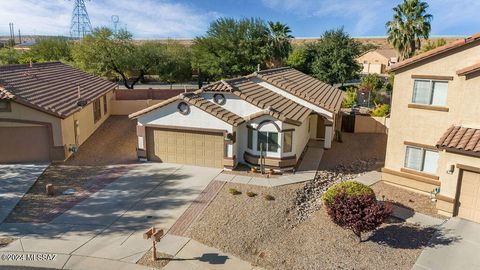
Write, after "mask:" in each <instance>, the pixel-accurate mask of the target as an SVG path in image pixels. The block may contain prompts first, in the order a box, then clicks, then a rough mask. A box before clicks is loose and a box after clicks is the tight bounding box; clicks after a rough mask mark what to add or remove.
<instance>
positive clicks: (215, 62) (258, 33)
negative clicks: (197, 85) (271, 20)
mask: <svg viewBox="0 0 480 270" xmlns="http://www.w3.org/2000/svg"><path fill="white" fill-rule="evenodd" d="M270 55H271V54H270V53H269V28H268V26H267V25H266V23H265V22H264V21H263V20H261V19H255V18H251V19H242V20H238V21H237V20H235V19H233V18H220V19H217V20H216V21H214V22H212V23H211V25H210V28H209V29H208V30H207V33H206V34H205V35H204V36H201V37H197V38H195V40H194V44H193V58H194V59H193V68H194V69H199V70H200V72H201V74H202V76H204V77H207V78H208V79H222V78H228V77H234V76H239V75H245V74H248V73H252V72H254V71H255V70H256V69H257V65H260V66H261V67H262V68H264V67H266V61H267V60H268V59H269V56H270Z"/></svg>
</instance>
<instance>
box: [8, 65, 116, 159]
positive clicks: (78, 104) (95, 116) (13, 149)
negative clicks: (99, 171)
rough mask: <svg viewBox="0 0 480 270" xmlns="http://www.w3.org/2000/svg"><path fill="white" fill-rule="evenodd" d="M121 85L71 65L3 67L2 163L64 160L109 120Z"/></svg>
mask: <svg viewBox="0 0 480 270" xmlns="http://www.w3.org/2000/svg"><path fill="white" fill-rule="evenodd" d="M116 87H117V85H116V84H115V83H112V82H109V81H107V80H104V79H101V78H98V77H95V76H92V75H89V74H87V73H85V72H83V71H80V70H78V69H75V68H73V67H70V66H68V65H65V64H62V63H59V62H55V63H41V64H31V65H8V66H1V67H0V163H13V162H37V161H62V160H65V159H66V158H68V157H69V156H70V155H71V154H72V152H73V151H75V150H76V149H77V148H78V147H79V146H80V145H81V144H82V143H83V142H85V141H86V140H87V138H88V137H89V136H90V135H91V134H92V133H93V132H94V131H95V130H96V129H97V128H98V127H99V126H100V125H101V124H102V123H103V121H105V119H107V118H108V116H109V115H110V110H111V106H110V105H111V100H112V97H113V90H114V89H115V88H116Z"/></svg>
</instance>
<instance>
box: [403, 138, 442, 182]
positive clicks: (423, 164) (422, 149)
mask: <svg viewBox="0 0 480 270" xmlns="http://www.w3.org/2000/svg"><path fill="white" fill-rule="evenodd" d="M408 148H414V149H419V150H421V151H422V164H421V165H420V167H421V168H420V170H417V169H415V168H410V167H407V158H408V156H407V150H408ZM426 151H431V152H435V153H438V151H434V150H431V149H426V148H422V147H417V146H411V145H407V146H406V147H405V159H404V162H403V167H404V168H406V169H409V170H414V171H418V172H422V173H426V174H431V175H436V173H432V172H427V171H425V170H424V169H425V154H426V153H425V152H426ZM437 166H438V159H437ZM437 169H438V167H437Z"/></svg>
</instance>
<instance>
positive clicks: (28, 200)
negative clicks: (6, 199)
mask: <svg viewBox="0 0 480 270" xmlns="http://www.w3.org/2000/svg"><path fill="white" fill-rule="evenodd" d="M132 166H135V165H121V166H64V165H51V166H50V167H49V168H47V170H45V172H44V173H43V174H42V175H41V176H40V177H39V178H38V180H37V181H36V182H35V184H34V185H33V186H32V187H31V188H30V190H29V191H28V192H27V193H26V194H25V195H24V196H23V198H22V199H21V200H20V202H19V203H18V204H17V205H16V206H15V208H14V209H13V211H12V212H11V213H10V215H9V216H8V217H7V218H6V220H5V222H7V223H47V222H50V221H51V220H53V219H54V218H55V217H57V216H59V215H61V214H62V213H64V212H65V211H67V210H68V209H71V208H72V207H73V206H75V205H76V204H78V203H79V202H81V201H83V200H85V199H86V198H88V197H90V196H91V195H92V194H94V193H95V192H97V191H98V190H100V189H102V188H104V187H105V186H106V185H108V184H109V183H111V182H113V181H115V180H117V179H118V178H119V177H121V176H123V175H125V174H126V173H127V172H128V171H129V170H130V169H131V168H132ZM46 184H53V186H54V195H53V196H47V195H46V194H45V185H46ZM70 188H73V189H74V190H75V193H74V194H73V195H63V192H64V191H65V190H67V189H70Z"/></svg>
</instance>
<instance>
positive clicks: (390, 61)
mask: <svg viewBox="0 0 480 270" xmlns="http://www.w3.org/2000/svg"><path fill="white" fill-rule="evenodd" d="M398 60H399V57H398V53H397V51H396V50H394V49H373V50H370V51H367V52H365V53H364V54H362V55H360V56H359V57H358V58H357V62H358V63H359V64H360V65H362V67H363V69H362V71H361V73H362V74H386V69H387V68H388V67H390V66H391V65H394V64H396V63H398Z"/></svg>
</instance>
